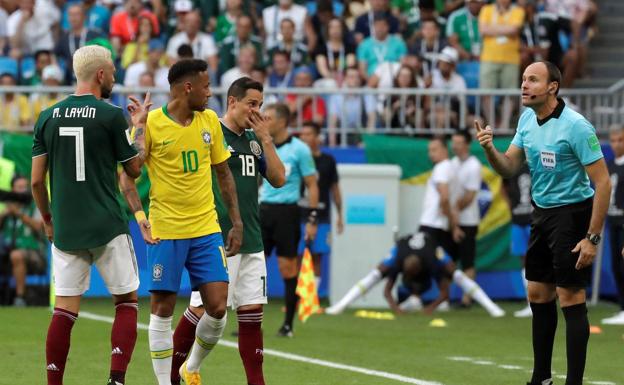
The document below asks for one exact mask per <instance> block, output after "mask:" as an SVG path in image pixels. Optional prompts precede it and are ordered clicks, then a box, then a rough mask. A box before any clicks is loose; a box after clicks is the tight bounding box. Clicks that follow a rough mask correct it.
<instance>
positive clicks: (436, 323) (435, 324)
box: [429, 318, 446, 328]
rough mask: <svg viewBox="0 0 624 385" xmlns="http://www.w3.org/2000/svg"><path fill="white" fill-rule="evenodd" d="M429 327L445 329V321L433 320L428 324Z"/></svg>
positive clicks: (440, 319)
mask: <svg viewBox="0 0 624 385" xmlns="http://www.w3.org/2000/svg"><path fill="white" fill-rule="evenodd" d="M429 326H431V327H432V328H444V327H446V321H445V320H443V319H442V318H434V319H432V320H431V322H429Z"/></svg>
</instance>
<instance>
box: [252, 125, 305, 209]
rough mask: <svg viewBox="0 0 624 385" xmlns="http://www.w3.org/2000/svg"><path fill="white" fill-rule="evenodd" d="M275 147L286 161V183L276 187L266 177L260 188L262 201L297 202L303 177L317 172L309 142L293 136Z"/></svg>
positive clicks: (283, 160)
mask: <svg viewBox="0 0 624 385" xmlns="http://www.w3.org/2000/svg"><path fill="white" fill-rule="evenodd" d="M275 147H276V149H277V156H279V158H280V159H281V161H282V163H284V168H285V169H286V184H284V186H282V187H280V188H275V187H273V186H271V184H270V183H269V182H268V181H267V180H266V179H264V181H263V182H262V188H261V189H260V203H282V204H294V203H297V202H298V201H299V198H300V197H301V182H302V181H303V177H306V176H309V175H313V174H315V173H316V167H315V166H314V158H312V151H310V147H308V145H307V144H305V143H303V142H302V141H301V140H299V139H298V138H294V137H292V136H291V137H289V138H288V140H286V141H285V142H284V143H281V144H279V145H276V146H275Z"/></svg>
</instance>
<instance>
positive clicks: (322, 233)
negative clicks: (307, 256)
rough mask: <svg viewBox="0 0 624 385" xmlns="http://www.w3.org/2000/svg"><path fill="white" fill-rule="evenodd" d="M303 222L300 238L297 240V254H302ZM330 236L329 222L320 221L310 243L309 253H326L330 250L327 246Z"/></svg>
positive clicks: (303, 244)
mask: <svg viewBox="0 0 624 385" xmlns="http://www.w3.org/2000/svg"><path fill="white" fill-rule="evenodd" d="M305 226H306V224H305V223H302V224H301V240H300V241H299V247H298V251H299V255H301V254H303V249H304V248H305V239H304V238H305V237H304V236H303V235H305ZM329 237H331V225H330V224H329V223H323V222H320V223H319V224H318V229H317V231H316V238H314V241H313V242H312V244H311V245H310V253H312V254H327V253H329V251H330V250H331V248H330V247H329V244H330V239H329Z"/></svg>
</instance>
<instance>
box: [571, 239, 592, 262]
mask: <svg viewBox="0 0 624 385" xmlns="http://www.w3.org/2000/svg"><path fill="white" fill-rule="evenodd" d="M572 252H573V253H579V257H578V260H577V261H576V266H575V267H576V270H581V269H583V268H585V267H587V266H591V264H592V263H593V262H594V258H595V257H596V245H594V244H593V243H591V242H590V241H589V240H588V239H582V240H581V241H580V242H579V243H577V244H576V246H575V247H574V249H572Z"/></svg>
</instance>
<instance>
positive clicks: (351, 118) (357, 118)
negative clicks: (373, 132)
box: [329, 94, 377, 129]
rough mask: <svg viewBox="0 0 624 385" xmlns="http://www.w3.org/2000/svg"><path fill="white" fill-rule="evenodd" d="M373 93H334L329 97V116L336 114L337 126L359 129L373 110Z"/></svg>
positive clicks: (374, 101) (364, 124)
mask: <svg viewBox="0 0 624 385" xmlns="http://www.w3.org/2000/svg"><path fill="white" fill-rule="evenodd" d="M376 103H377V101H376V100H375V97H374V96H373V95H362V94H358V95H348V94H336V95H331V96H330V97H329V116H338V121H339V123H338V126H339V127H347V128H357V129H361V128H362V127H364V126H366V125H367V122H368V121H367V117H368V114H370V113H372V112H375V108H376Z"/></svg>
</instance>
